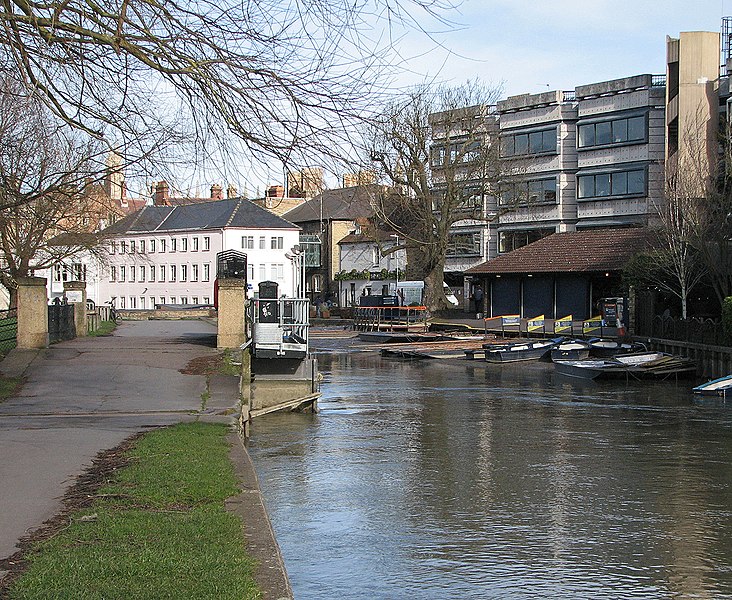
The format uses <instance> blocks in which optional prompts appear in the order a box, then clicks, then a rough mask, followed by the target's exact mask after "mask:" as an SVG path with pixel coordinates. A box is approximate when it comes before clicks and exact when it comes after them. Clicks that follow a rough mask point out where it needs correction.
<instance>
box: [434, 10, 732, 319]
mask: <svg viewBox="0 0 732 600" xmlns="http://www.w3.org/2000/svg"><path fill="white" fill-rule="evenodd" d="M724 27H726V28H727V29H728V30H729V32H728V33H729V34H730V35H729V36H728V37H729V39H730V40H732V19H725V21H724V22H723V28H724ZM723 39H724V36H723ZM666 45H667V64H666V72H665V73H662V74H657V75H652V74H641V75H635V76H631V77H625V78H621V79H615V80H612V81H603V82H598V83H592V84H588V85H580V86H577V87H575V89H574V90H569V91H561V90H560V91H552V92H545V93H540V94H522V95H518V96H511V97H509V98H507V99H505V100H502V101H500V102H498V105H497V110H496V122H497V124H498V135H499V139H500V147H501V164H502V168H501V176H500V180H499V181H498V182H494V183H493V186H494V187H493V190H492V191H493V193H494V194H495V196H496V197H497V202H496V203H495V204H494V206H495V207H496V209H495V210H496V212H495V217H494V218H490V219H486V222H485V223H484V224H483V225H482V226H481V227H479V229H480V239H481V243H482V249H484V254H485V257H486V258H485V261H490V260H492V259H494V258H496V257H497V256H500V255H502V254H505V253H508V252H511V251H513V250H516V249H518V248H521V247H522V246H525V245H527V244H530V243H532V242H535V241H537V240H540V239H542V238H544V237H547V236H549V235H551V234H553V233H563V232H574V231H591V230H607V229H609V228H619V227H620V228H625V227H647V226H650V225H653V224H654V222H656V221H657V215H658V209H659V208H660V207H661V206H662V205H663V203H664V197H665V193H666V181H667V178H668V177H669V176H670V174H671V173H673V172H683V173H686V174H688V173H693V174H694V177H695V178H696V179H697V180H698V186H699V187H700V188H702V187H703V185H704V182H705V181H706V182H708V181H709V180H710V175H711V174H712V172H713V169H714V168H715V166H716V163H717V162H718V158H719V148H720V123H725V122H726V118H725V119H721V120H720V115H723V116H725V115H727V114H728V113H729V111H728V110H727V108H728V104H729V98H730V93H729V77H728V73H729V69H728V68H727V67H728V64H729V65H732V48H731V47H730V46H732V43H727V44H725V47H724V48H720V34H719V33H716V32H682V33H681V34H680V35H679V37H678V38H667V40H666ZM720 64H721V65H722V66H721V67H720ZM438 143H439V142H438ZM700 193H703V190H701V189H700ZM455 230H456V231H460V228H458V227H456V228H455ZM476 235H477V232H476ZM577 251H578V252H581V251H582V249H580V248H578V249H577ZM466 258H469V257H466ZM461 262H462V263H464V262H465V261H460V260H458V258H457V257H454V258H453V260H452V261H448V262H447V268H448V269H449V267H450V266H451V265H452V264H454V265H455V266H458V265H459V266H462V264H461ZM508 264H509V263H506V265H508ZM495 271H496V270H495V269H486V268H482V269H481V268H479V267H477V266H471V267H469V268H468V269H465V270H464V271H463V272H462V273H460V272H459V271H458V270H456V271H455V272H453V273H451V274H450V276H451V277H452V278H453V279H457V278H459V277H460V275H462V274H464V275H465V278H464V280H463V284H464V286H465V289H466V290H469V289H470V287H471V286H473V287H474V286H475V285H481V286H483V287H484V291H485V294H484V297H485V298H486V299H489V298H491V297H492V290H491V289H490V285H491V281H493V282H495V276H496V275H499V276H500V275H501V273H499V272H495ZM489 272H490V273H491V275H490V276H489V275H488V273H489ZM508 274H509V273H508V272H506V273H504V274H503V275H504V277H505V276H506V275H508ZM526 275H527V276H529V277H530V276H531V275H530V274H526ZM466 297H467V294H466ZM585 298H586V300H585V302H586V303H587V313H588V314H589V312H590V308H591V306H592V304H593V303H594V302H595V301H596V300H597V298H594V297H593V294H592V293H588V294H586V295H585ZM466 309H467V305H466ZM516 309H517V310H518V309H519V307H518V306H517V307H516ZM486 311H487V312H488V313H489V314H491V312H492V310H491V307H490V306H487V307H486Z"/></svg>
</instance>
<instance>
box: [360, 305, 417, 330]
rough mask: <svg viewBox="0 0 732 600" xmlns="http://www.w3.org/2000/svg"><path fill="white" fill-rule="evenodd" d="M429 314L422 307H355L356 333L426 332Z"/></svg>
mask: <svg viewBox="0 0 732 600" xmlns="http://www.w3.org/2000/svg"><path fill="white" fill-rule="evenodd" d="M428 319H429V312H428V311H427V308H426V307H424V306H356V307H354V309H353V328H354V329H355V330H356V331H427V329H428V328H429V323H428Z"/></svg>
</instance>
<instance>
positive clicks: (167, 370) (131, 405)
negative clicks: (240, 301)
mask: <svg viewBox="0 0 732 600" xmlns="http://www.w3.org/2000/svg"><path fill="white" fill-rule="evenodd" d="M215 345H216V329H215V328H214V327H213V326H212V325H210V324H208V323H205V322H203V321H139V322H124V323H122V324H121V325H120V326H119V327H118V328H117V330H116V331H115V333H114V335H112V336H107V337H97V338H78V339H75V340H71V341H69V342H63V343H60V344H55V345H53V346H51V347H50V348H48V349H46V350H39V351H17V350H16V351H14V352H13V353H11V354H10V355H9V356H8V358H6V359H5V360H4V361H3V362H2V363H0V373H3V374H4V375H11V376H18V375H24V376H25V377H26V378H27V382H26V383H25V385H24V386H23V388H22V390H21V391H20V393H19V395H18V396H17V397H14V398H10V399H8V400H7V401H5V402H2V403H0V457H2V458H1V459H0V559H3V558H7V557H8V556H10V555H12V554H13V553H14V552H15V551H16V550H17V546H16V545H17V542H18V540H19V539H20V538H22V537H23V536H25V535H26V534H27V533H28V532H29V531H31V530H32V529H34V528H36V527H38V526H40V525H41V524H42V523H43V522H44V521H46V520H47V519H50V518H51V517H52V516H54V515H55V514H56V513H58V512H59V510H60V508H61V503H60V499H61V497H62V496H63V495H64V493H65V491H66V489H67V488H68V487H69V486H70V485H71V484H72V483H73V482H74V480H75V479H76V477H77V476H78V475H80V474H81V473H82V472H83V471H84V470H85V469H86V468H88V467H89V466H90V465H91V461H92V459H93V458H94V457H95V456H96V455H97V453H99V452H100V451H101V450H106V449H108V448H112V447H114V446H116V445H117V444H119V443H120V442H122V441H123V440H124V439H125V438H127V437H129V436H130V435H132V434H134V433H136V432H138V431H141V430H144V429H145V428H149V427H154V426H159V425H169V424H172V423H176V422H179V421H185V420H192V419H195V418H197V417H199V416H200V412H199V411H200V410H201V403H202V397H201V394H203V393H204V391H205V390H206V378H205V377H204V376H201V375H184V374H182V373H180V372H179V369H182V368H184V367H185V366H186V365H187V364H188V363H189V361H191V360H192V359H194V358H197V357H201V356H211V355H215V354H216V353H217V351H216V349H215ZM213 380H214V381H212V385H213V387H212V389H211V393H212V397H211V400H210V401H209V404H208V407H209V410H207V411H206V412H209V413H212V412H218V411H217V410H213V409H211V406H212V405H214V406H217V407H218V408H219V409H220V408H224V407H226V406H232V405H234V404H235V403H236V387H237V381H236V378H234V377H215V378H213ZM214 388H215V389H214ZM0 577H2V573H0Z"/></svg>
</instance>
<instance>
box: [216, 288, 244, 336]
mask: <svg viewBox="0 0 732 600" xmlns="http://www.w3.org/2000/svg"><path fill="white" fill-rule="evenodd" d="M246 286H247V282H246V281H245V280H244V279H234V278H226V279H219V321H218V335H217V336H216V346H217V347H218V348H238V347H239V346H241V345H242V344H243V343H244V342H246V341H247V336H246V330H245V329H244V313H245V306H244V305H245V302H246V292H247V288H246Z"/></svg>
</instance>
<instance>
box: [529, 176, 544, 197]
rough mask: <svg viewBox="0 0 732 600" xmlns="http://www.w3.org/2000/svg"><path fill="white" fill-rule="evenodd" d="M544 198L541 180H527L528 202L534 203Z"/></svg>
mask: <svg viewBox="0 0 732 600" xmlns="http://www.w3.org/2000/svg"><path fill="white" fill-rule="evenodd" d="M543 198H544V184H543V182H542V181H541V180H539V181H529V202H532V203H535V202H538V201H540V200H542V199H543Z"/></svg>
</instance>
